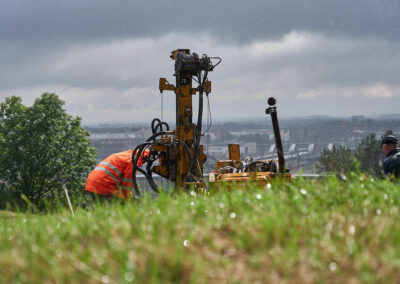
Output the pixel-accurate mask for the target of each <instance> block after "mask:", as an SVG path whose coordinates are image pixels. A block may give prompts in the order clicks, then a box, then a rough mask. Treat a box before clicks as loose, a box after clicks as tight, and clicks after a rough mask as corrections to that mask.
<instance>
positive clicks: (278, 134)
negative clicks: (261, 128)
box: [265, 97, 286, 173]
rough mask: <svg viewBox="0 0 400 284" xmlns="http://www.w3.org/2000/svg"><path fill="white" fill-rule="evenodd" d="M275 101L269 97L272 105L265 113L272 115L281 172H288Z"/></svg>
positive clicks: (269, 102)
mask: <svg viewBox="0 0 400 284" xmlns="http://www.w3.org/2000/svg"><path fill="white" fill-rule="evenodd" d="M275 103H276V99H275V98H273V97H270V98H269V99H268V104H269V105H270V107H269V108H267V109H266V110H265V113H266V114H269V115H271V120H272V127H273V129H274V136H275V144H276V152H277V153H278V163H279V172H280V173H285V172H286V168H285V155H284V153H283V147H282V140H281V132H280V131H279V123H278V113H277V110H276V106H274V105H275Z"/></svg>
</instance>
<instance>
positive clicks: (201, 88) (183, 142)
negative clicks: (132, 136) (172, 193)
mask: <svg viewBox="0 0 400 284" xmlns="http://www.w3.org/2000/svg"><path fill="white" fill-rule="evenodd" d="M171 58H172V60H174V61H175V73H174V76H175V85H173V84H170V83H169V82H168V81H167V80H166V79H165V78H160V81H159V89H160V92H161V93H162V92H163V91H173V92H174V93H175V101H176V129H175V130H173V131H170V129H169V125H168V124H167V123H166V122H164V121H161V120H160V119H157V118H156V119H154V120H153V121H152V123H151V128H152V132H153V135H152V136H151V137H150V138H149V139H147V140H146V142H145V143H142V144H140V145H138V146H137V147H136V148H135V150H134V152H133V153H137V155H136V156H134V155H133V157H132V161H133V173H132V177H133V182H134V187H135V191H136V194H138V195H140V192H139V190H138V187H137V182H136V170H137V171H139V172H141V173H142V174H143V175H144V176H145V177H146V178H147V180H148V182H149V184H150V187H151V188H152V189H153V190H154V191H155V192H158V187H157V185H156V183H155V182H154V179H153V173H155V174H157V175H159V176H161V177H163V178H166V179H168V180H171V181H173V182H174V183H175V187H176V188H182V187H183V188H186V185H188V184H193V185H195V186H196V187H197V188H205V184H204V182H203V181H202V176H203V165H204V163H205V162H206V155H205V154H204V152H203V145H200V138H201V134H202V133H201V130H202V118H203V99H204V94H206V96H208V95H209V93H210V92H211V82H210V81H209V80H208V73H209V72H211V71H213V70H214V68H215V67H216V66H217V65H218V64H219V63H220V62H221V58H219V57H208V56H207V55H206V54H203V56H202V57H200V56H199V55H198V54H197V53H190V50H189V49H177V50H174V51H172V52H171ZM213 61H216V63H213ZM194 81H195V82H197V86H196V87H194V86H193V82H194ZM197 93H198V96H199V109H198V117H197V123H196V124H195V123H193V106H192V97H193V96H194V95H196V94H197ZM146 149H148V150H149V156H148V158H147V160H146V161H147V164H146V169H145V170H144V169H141V168H138V167H137V166H136V164H137V161H138V159H139V157H140V156H141V153H143V151H145V150H146Z"/></svg>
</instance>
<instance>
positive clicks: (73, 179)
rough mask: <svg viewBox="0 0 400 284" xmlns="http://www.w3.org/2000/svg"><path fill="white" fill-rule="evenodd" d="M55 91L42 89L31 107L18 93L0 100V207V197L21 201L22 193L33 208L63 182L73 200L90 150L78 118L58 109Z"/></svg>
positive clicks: (57, 194)
mask: <svg viewBox="0 0 400 284" xmlns="http://www.w3.org/2000/svg"><path fill="white" fill-rule="evenodd" d="M63 105H64V102H63V101H62V100H60V99H59V98H58V96H57V95H55V94H49V93H44V94H43V95H42V96H41V97H40V98H38V99H36V100H35V102H34V104H33V105H32V106H31V107H28V106H25V105H23V104H22V100H21V98H20V97H15V96H13V97H10V98H6V100H5V102H3V103H1V104H0V190H1V192H0V194H1V195H2V198H1V200H2V201H3V202H0V206H2V207H4V206H5V201H8V202H10V203H17V205H19V206H23V205H24V202H22V199H21V196H26V197H27V198H28V199H29V200H30V202H31V203H33V204H34V205H35V206H36V207H37V208H39V209H43V208H44V207H45V204H55V202H58V201H59V200H64V198H63V194H64V191H63V186H66V188H67V189H68V190H69V193H70V194H71V197H72V199H74V200H75V201H78V200H79V198H80V197H82V195H83V193H84V185H85V181H86V177H87V175H88V173H89V171H90V170H91V169H92V168H93V167H94V166H95V165H96V156H97V153H96V149H95V148H93V147H92V146H91V144H90V140H89V138H88V137H89V133H88V132H87V131H85V130H84V129H83V128H82V127H81V119H80V118H79V117H76V118H73V117H72V116H70V115H68V114H67V113H66V112H65V110H64V109H63Z"/></svg>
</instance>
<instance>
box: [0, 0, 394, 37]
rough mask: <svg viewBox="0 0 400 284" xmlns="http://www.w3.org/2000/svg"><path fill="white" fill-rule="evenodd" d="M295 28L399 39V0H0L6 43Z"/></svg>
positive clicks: (271, 33)
mask: <svg viewBox="0 0 400 284" xmlns="http://www.w3.org/2000/svg"><path fill="white" fill-rule="evenodd" d="M292 30H307V31H311V32H322V33H325V32H328V33H337V34H344V35H352V36H361V37H363V36H374V37H380V38H390V39H394V38H395V39H399V38H400V1H398V0H352V1H349V0H335V1H332V0H296V1H292V0H273V1H265V0H250V1H243V0H215V1H205V0H201V1H199V0H195V1H178V0H162V1H161V0H160V1H125V0H124V1H123V0H113V1H109V0H86V1H53V0H41V1H32V0H25V1H15V0H6V1H4V0H3V1H2V4H1V9H0V39H1V40H2V41H10V40H17V41H18V40H22V41H26V40H29V41H32V42H34V41H38V40H39V41H40V40H53V39H60V40H61V39H64V40H70V41H77V40H88V39H91V40H94V39H101V38H103V39H104V38H119V37H143V36H149V35H151V36H160V35H162V34H164V33H168V32H170V31H174V32H180V31H185V32H210V33H212V34H213V35H214V36H218V37H219V38H220V39H225V40H233V41H243V40H244V41H248V40H254V39H256V40H259V39H262V38H264V39H265V38H269V37H276V36H279V35H282V34H286V33H288V32H290V31H292Z"/></svg>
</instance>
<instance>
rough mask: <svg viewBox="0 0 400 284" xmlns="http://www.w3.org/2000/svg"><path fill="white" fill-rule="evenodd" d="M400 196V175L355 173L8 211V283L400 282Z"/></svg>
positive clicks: (4, 227)
mask: <svg viewBox="0 0 400 284" xmlns="http://www.w3.org/2000/svg"><path fill="white" fill-rule="evenodd" d="M399 205H400V190H399V184H397V183H392V182H390V181H388V180H383V181H381V180H373V179H370V178H359V176H354V177H348V178H347V180H346V181H339V180H337V179H336V178H328V179H325V180H323V181H318V180H312V181H303V180H298V181H295V182H292V183H285V184H278V183H274V184H272V185H271V187H269V188H265V189H257V188H249V189H247V190H236V191H233V192H224V191H221V192H218V193H216V194H215V195H212V196H195V195H191V194H178V195H175V196H168V195H161V196H160V197H159V198H158V199H157V200H155V199H146V200H144V201H143V202H141V203H140V204H137V203H129V204H123V205H119V204H116V205H111V206H109V205H99V206H97V207H95V208H92V209H91V210H78V211H77V212H76V216H75V218H72V217H71V216H70V214H69V212H68V211H66V210H65V211H61V212H60V213H59V214H52V215H30V214H22V213H19V214H10V213H9V212H1V213H0V270H1V271H0V283H11V282H14V283H18V282H21V283H56V282H57V283H129V282H135V283H145V282H146V283H265V282H274V283H276V282H278V281H284V282H300V283H303V282H330V283H344V282H346V283H349V282H352V283H374V282H381V283H382V282H385V283H396V282H397V283H398V281H399V279H400V249H399V246H400V218H399V214H400V213H399Z"/></svg>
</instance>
